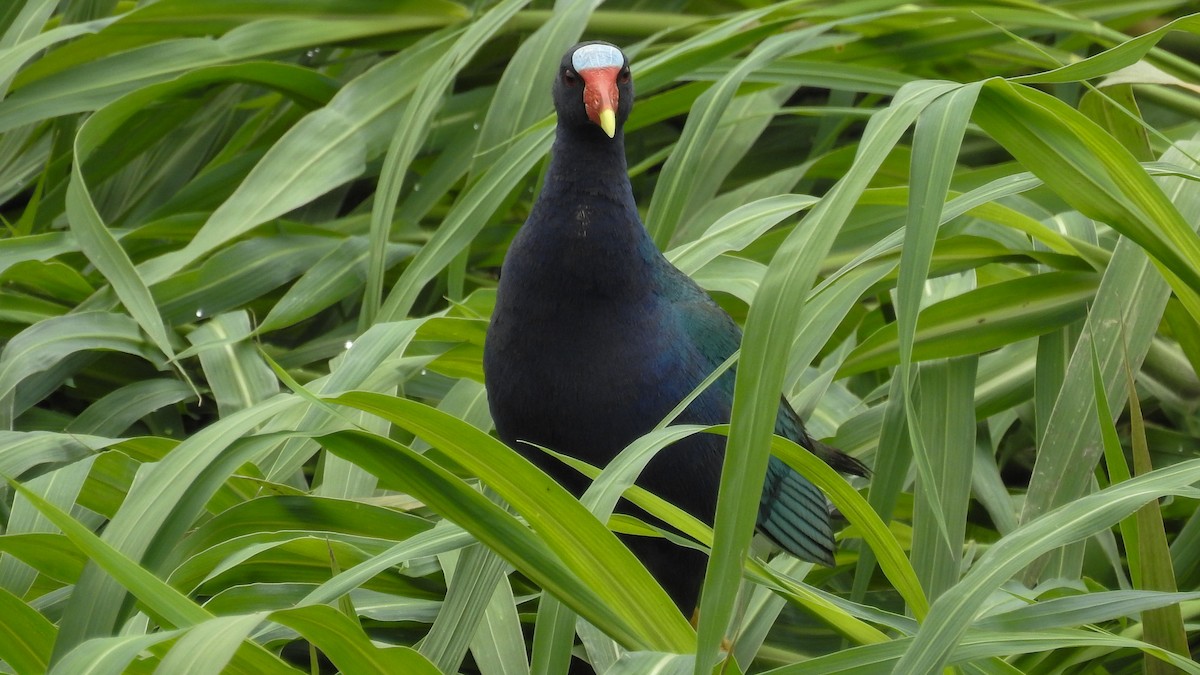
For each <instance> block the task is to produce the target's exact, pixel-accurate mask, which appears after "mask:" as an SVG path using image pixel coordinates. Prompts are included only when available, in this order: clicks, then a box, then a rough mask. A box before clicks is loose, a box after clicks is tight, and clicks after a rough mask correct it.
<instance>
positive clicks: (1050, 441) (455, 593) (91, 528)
mask: <svg viewBox="0 0 1200 675" xmlns="http://www.w3.org/2000/svg"><path fill="white" fill-rule="evenodd" d="M594 4H596V3H591V2H569V1H562V2H558V3H550V2H528V1H521V0H502V1H500V2H481V3H474V4H472V3H463V4H460V3H456V2H452V1H450V0H395V1H389V2H383V1H368V0H337V1H336V2H332V1H328V0H287V1H284V0H237V1H222V0H161V1H159V2H141V3H133V2H111V1H105V0H97V1H82V0H79V1H75V0H63V1H62V2H60V1H59V0H17V1H16V2H6V3H3V5H2V6H0V95H2V96H3V98H2V100H0V217H2V219H3V233H2V234H0V280H2V281H3V284H2V285H0V340H2V341H3V351H2V352H0V474H2V475H3V476H4V477H6V478H7V479H8V481H9V482H7V483H5V484H4V487H3V488H0V497H2V498H0V528H2V529H0V531H2V532H3V534H0V617H3V620H2V621H0V661H2V662H3V664H4V666H5V667H6V668H7V670H9V671H12V672H19V673H36V672H44V671H46V670H47V669H50V670H51V671H53V672H60V673H69V674H71V675H77V674H79V673H119V672H133V673H152V672H158V673H170V674H176V673H190V672H196V673H201V672H203V673H214V672H218V671H221V670H222V669H224V670H226V671H227V672H232V673H254V674H256V675H257V674H261V673H276V672H296V669H299V670H300V671H302V672H306V671H309V670H312V669H316V668H318V667H320V666H319V664H318V663H317V661H316V658H317V656H316V655H317V654H318V652H319V653H320V654H321V655H323V658H324V657H327V658H328V659H329V660H331V661H332V664H333V665H334V666H336V667H337V668H339V669H340V670H341V671H342V672H346V673H354V674H356V675H357V674H361V673H372V672H379V673H425V672H436V671H437V670H439V669H440V670H442V671H447V672H453V671H458V670H464V671H468V672H481V673H485V674H488V675H491V674H496V675H501V674H503V675H521V674H524V673H530V672H533V673H558V672H563V671H564V669H565V667H566V663H567V659H569V658H570V653H571V650H572V649H574V651H575V654H576V655H577V657H578V658H580V659H581V660H584V661H587V662H589V663H590V664H591V665H592V666H594V667H595V668H596V670H597V671H599V672H609V673H618V674H619V673H645V672H650V670H651V669H652V668H660V669H661V670H658V671H656V672H664V673H673V672H686V673H690V672H710V671H711V669H712V668H713V667H714V666H717V665H719V666H720V667H721V668H722V671H721V672H724V673H737V672H750V671H753V672H763V671H768V670H770V671H771V672H775V673H835V672H847V673H871V672H892V671H893V670H894V671H895V672H898V673H908V674H912V673H927V672H938V671H940V670H941V669H943V668H945V667H954V668H957V669H959V670H960V672H966V673H1018V672H1024V673H1132V672H1141V671H1142V670H1143V669H1145V670H1146V671H1147V672H1178V670H1176V669H1181V670H1183V671H1185V672H1192V673H1196V672H1200V667H1197V666H1196V664H1195V663H1192V662H1190V661H1189V660H1188V658H1187V654H1188V651H1189V642H1190V644H1191V645H1192V649H1195V648H1196V647H1195V645H1196V644H1197V641H1198V640H1200V630H1198V626H1200V623H1198V621H1200V620H1198V619H1197V615H1198V614H1200V516H1198V515H1197V509H1196V506H1197V503H1198V501H1197V500H1198V498H1200V494H1198V493H1197V491H1196V489H1195V486H1196V484H1197V482H1198V481H1200V438H1198V435H1200V420H1198V418H1197V414H1196V410H1197V401H1198V400H1200V379H1198V378H1197V374H1196V373H1197V364H1200V325H1198V321H1200V238H1197V236H1196V233H1195V229H1196V227H1197V223H1200V189H1197V179H1200V163H1198V161H1197V160H1198V158H1200V99H1198V98H1197V92H1198V91H1200V90H1198V87H1200V66H1197V65H1196V64H1197V61H1200V58H1198V55H1200V50H1198V44H1200V40H1198V39H1197V35H1198V34H1200V16H1195V15H1189V14H1190V13H1194V12H1197V11H1200V7H1197V6H1196V4H1195V3H1194V2H1193V3H1187V2H1172V1H1167V0H1147V1H1145V2H1113V1H1102V0H1062V1H1054V2H1043V3H1034V2H1003V1H1000V0H997V1H996V2H986V1H983V0H980V1H974V2H972V1H964V2H952V1H946V2H918V3H909V4H898V3H895V2H881V1H873V0H859V1H852V2H833V1H829V2H825V1H817V2H784V3H777V4H767V3H763V2H756V1H754V0H744V1H741V2H739V1H738V0H711V1H695V2H685V1H682V0H679V1H671V0H668V1H666V2H653V3H652V2H646V1H641V0H631V1H626V2H622V1H619V0H614V1H613V2H609V3H605V4H603V5H600V6H598V7H593V5H594ZM581 36H583V37H588V38H606V39H610V40H612V41H614V42H616V43H618V44H620V45H622V46H623V47H624V48H625V49H626V51H627V52H628V53H629V55H630V56H631V59H632V62H633V71H634V77H635V81H636V86H637V91H638V103H637V106H636V108H635V111H634V114H633V117H632V118H631V119H630V121H629V125H628V145H629V147H628V150H629V156H630V166H631V174H632V176H633V182H634V190H635V193H636V194H637V198H638V201H639V204H640V206H641V208H642V211H643V216H644V219H645V221H646V222H647V223H648V227H649V228H650V230H651V232H652V234H653V236H654V238H655V240H656V241H657V242H658V243H659V245H660V246H661V247H662V248H663V249H664V251H666V252H667V255H668V257H670V258H671V259H672V261H674V262H675V263H676V264H677V265H678V266H679V267H680V268H682V269H683V270H685V271H686V272H687V273H689V274H691V275H692V276H694V277H695V278H696V279H697V280H698V281H699V282H700V283H701V284H702V285H704V286H705V287H706V288H708V289H710V290H711V291H712V292H713V293H714V294H715V295H716V296H717V297H718V299H719V301H720V302H721V303H722V304H723V305H724V306H725V307H726V308H727V309H729V311H730V312H731V314H733V315H734V316H735V318H737V319H738V320H739V321H740V322H742V323H743V324H744V325H745V328H746V337H745V341H744V344H743V349H742V352H741V355H740V362H739V365H738V376H739V377H738V383H737V398H736V405H735V418H734V420H733V423H732V426H731V428H724V429H711V430H698V429H691V428H678V427H667V428H664V429H660V430H657V431H655V432H653V433H651V434H650V435H648V436H646V437H645V438H643V439H642V440H640V441H638V442H637V443H635V444H633V445H632V446H630V448H628V449H627V451H626V453H625V454H623V455H622V457H621V458H620V459H619V460H618V461H617V462H614V464H613V465H612V466H610V467H608V469H607V470H605V471H604V472H603V473H601V474H599V477H598V478H597V480H596V481H595V483H594V487H593V489H592V490H591V491H590V492H589V493H588V494H587V495H586V496H585V497H584V498H583V499H582V500H576V499H574V498H572V497H570V496H569V495H568V494H566V493H565V492H563V491H562V490H561V489H559V488H558V487H557V486H556V485H554V484H553V483H551V482H549V481H548V479H547V478H545V477H544V476H543V475H541V474H539V473H537V472H536V471H535V470H533V469H532V467H531V466H530V465H528V464H527V463H526V462H525V461H524V460H522V459H521V458H519V457H518V456H516V455H515V454H513V453H512V452H511V451H509V450H508V449H507V448H505V447H504V446H503V445H502V444H501V443H499V442H498V441H496V440H494V439H493V438H491V437H489V436H488V434H487V431H488V429H489V428H490V422H489V419H488V415H487V405H486V401H485V398H484V391H483V385H482V382H481V368H480V356H481V353H482V352H481V347H482V344H483V339H484V335H485V329H486V326H487V319H488V316H489V313H490V311H491V306H492V302H493V298H494V290H493V289H494V286H495V274H496V271H497V268H498V266H499V264H500V261H501V260H502V258H503V255H504V251H505V247H506V244H507V242H508V240H509V239H510V238H511V237H512V235H513V233H514V231H515V230H516V229H517V228H518V227H519V226H520V224H521V222H522V221H523V220H524V217H525V215H526V213H527V212H528V209H529V206H530V203H531V201H532V199H533V197H534V195H535V193H536V191H537V187H538V180H539V175H540V172H541V171H542V170H543V168H544V166H545V157H546V153H547V150H548V148H549V144H550V141H551V138H552V132H553V120H552V118H551V116H550V113H551V104H550V97H549V83H550V79H551V78H552V77H553V75H554V68H555V66H556V64H557V62H558V60H559V57H560V55H561V54H562V53H563V51H564V50H565V49H566V48H567V47H568V46H570V45H571V44H573V43H574V42H575V41H577V40H578V39H580V38H581ZM780 391H783V393H784V394H785V395H786V396H787V397H788V398H789V400H790V401H791V402H792V403H793V405H794V406H795V407H796V408H797V409H798V410H800V411H801V412H802V413H803V414H804V416H805V417H806V418H807V419H808V421H809V422H808V424H809V428H810V431H811V432H812V433H813V435H814V436H816V437H819V438H823V439H825V440H827V441H828V442H830V443H832V444H834V445H837V446H838V447H841V448H842V449H844V450H846V451H848V452H850V453H852V454H854V455H855V456H857V457H859V458H861V459H863V460H864V461H866V462H867V463H868V464H870V465H872V466H873V467H874V470H875V473H874V476H873V478H872V479H871V480H870V481H869V483H868V482H866V481H857V480H856V481H855V482H854V483H853V484H851V483H847V482H846V481H845V480H844V479H843V478H841V477H839V476H837V475H835V474H833V473H832V471H830V470H828V469H826V468H824V467H823V465H820V463H819V462H817V461H816V460H815V459H814V458H812V457H811V456H810V455H808V454H807V453H806V452H804V451H803V450H801V449H799V448H797V447H796V446H794V445H791V444H789V443H787V442H785V441H782V440H780V439H775V440H774V441H773V442H771V439H770V430H771V426H772V423H773V416H774V413H775V405H774V404H773V403H772V401H777V400H778V399H777V397H778V394H779V392H780ZM631 395H636V392H631ZM688 433H729V434H730V437H731V439H732V441H731V442H732V444H733V447H735V448H736V451H735V452H732V453H730V457H731V461H730V465H729V466H728V467H727V470H726V472H725V475H724V483H723V492H722V501H721V507H720V512H719V514H718V521H717V525H716V527H715V528H714V529H713V530H709V529H708V528H707V527H706V526H704V525H702V524H699V523H695V522H689V521H688V520H687V518H686V517H685V516H683V515H681V514H679V513H678V512H675V511H673V510H672V509H671V508H670V507H669V506H667V505H664V504H661V503H657V502H656V501H655V500H654V497H653V496H652V495H648V494H644V493H641V492H639V491H637V490H636V489H635V490H630V491H628V492H626V490H627V488H628V487H629V486H630V485H631V484H632V480H633V478H634V476H635V475H636V473H637V470H638V468H639V467H640V466H641V465H642V464H643V463H644V462H645V461H646V460H647V458H648V457H649V456H650V454H651V453H652V452H653V451H654V450H655V449H656V448H658V447H661V446H662V445H663V444H664V443H667V442H669V441H670V440H671V439H673V438H678V437H680V435H681V434H688ZM771 451H774V452H776V453H778V454H779V455H780V456H782V457H784V458H785V459H786V460H787V461H789V462H791V463H793V464H794V465H796V466H798V467H801V468H803V469H804V470H805V471H806V472H807V473H808V474H809V475H811V476H812V477H813V479H814V481H815V482H817V483H818V484H819V485H820V486H821V487H823V488H824V489H825V490H826V492H827V493H828V494H829V495H830V497H831V499H832V500H833V501H834V503H835V504H837V506H838V507H839V509H840V511H841V512H842V513H843V514H844V516H845V519H846V523H845V526H844V528H843V531H842V533H841V536H840V538H841V540H842V544H841V550H840V552H839V554H838V565H837V567H836V569H825V568H819V567H813V566H812V565H808V564H802V563H799V562H798V561H796V560H794V559H791V558H789V557H787V556H780V557H774V558H769V557H768V556H767V553H768V551H767V550H766V548H765V547H763V546H762V545H761V542H759V543H757V544H756V547H755V548H754V549H753V551H754V555H753V556H751V557H750V558H749V559H746V558H744V556H743V553H744V552H745V550H746V546H747V543H748V542H749V541H750V527H751V523H752V522H753V517H754V512H755V509H756V505H757V490H758V486H760V485H761V480H762V470H763V467H764V466H765V462H766V457H767V453H768V452H771ZM581 470H584V471H589V472H590V473H592V474H593V475H596V474H597V472H596V471H595V470H594V469H592V468H589V467H581ZM623 492H625V494H626V496H628V497H630V498H632V499H634V500H636V501H638V502H639V503H642V504H645V505H646V507H647V508H648V509H650V510H651V511H652V512H654V513H657V514H660V515H661V516H662V517H663V518H664V519H666V520H667V521H668V522H671V523H673V524H675V525H677V526H678V527H679V529H681V530H683V531H685V532H688V533H689V534H691V535H692V536H694V537H695V538H696V540H697V541H699V542H701V543H702V544H703V545H705V546H711V547H712V552H713V558H712V560H713V562H712V566H711V567H710V574H709V577H708V580H707V582H706V587H705V598H704V604H703V608H702V612H701V617H702V618H701V623H700V627H699V631H698V632H697V631H693V630H692V629H691V627H689V625H688V624H687V622H686V621H685V619H684V617H682V616H681V615H680V614H679V612H678V611H677V610H675V608H674V607H673V605H671V603H670V602H669V601H668V600H667V597H666V595H665V594H664V593H663V592H662V590H661V589H660V588H659V587H658V586H657V585H656V584H655V583H654V581H653V580H652V579H651V578H650V577H649V575H648V574H647V573H646V572H645V570H644V569H643V568H641V567H640V565H638V564H637V562H636V561H635V560H634V559H633V558H632V556H631V555H630V554H629V553H628V551H627V550H625V549H624V548H623V547H622V546H621V545H620V544H619V543H618V540H617V539H616V537H615V536H613V534H612V530H617V531H621V532H630V531H633V532H646V531H647V528H646V526H645V525H644V524H641V523H639V522H636V521H632V520H630V519H629V518H627V517H621V516H616V517H610V515H611V512H612V508H613V505H614V503H615V501H616V499H617V497H618V495H620V494H622V493H623ZM648 534H650V535H654V534H655V533H654V532H649V533H648ZM481 543H482V544H483V545H479V544H481ZM542 589H545V590H544V591H543V590H542ZM723 636H727V637H729V638H730V639H731V642H732V655H733V657H734V658H733V659H723V657H721V656H719V654H718V649H719V647H720V644H721V640H722V637H723ZM309 644H311V645H315V647H309V646H308V645H309ZM281 651H282V653H283V656H282V657H281V655H280V654H281ZM1172 664H1173V665H1172ZM324 667H326V668H328V667H330V666H329V664H328V663H325V664H324Z"/></svg>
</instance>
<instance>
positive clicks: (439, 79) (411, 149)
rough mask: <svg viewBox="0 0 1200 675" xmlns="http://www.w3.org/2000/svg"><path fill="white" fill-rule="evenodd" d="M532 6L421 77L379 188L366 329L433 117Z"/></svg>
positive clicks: (477, 27)
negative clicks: (483, 53)
mask: <svg viewBox="0 0 1200 675" xmlns="http://www.w3.org/2000/svg"><path fill="white" fill-rule="evenodd" d="M528 2H529V0H505V1H504V2H501V3H500V4H498V5H496V6H495V7H493V8H491V9H490V10H488V12H487V13H486V14H484V15H483V16H481V17H480V18H479V19H478V20H476V21H474V22H472V23H471V24H470V25H469V26H468V27H467V29H466V30H465V31H463V33H462V36H461V37H459V39H457V40H455V41H454V44H453V45H451V46H450V48H449V49H448V50H447V51H446V53H445V55H444V56H442V58H440V59H438V62H437V63H436V64H434V66H433V68H431V69H430V70H429V71H428V72H426V73H425V75H424V76H423V77H422V78H421V82H420V84H418V85H417V90H416V91H415V92H413V97H412V99H411V100H410V101H409V102H408V107H407V108H405V109H404V117H403V118H402V119H401V120H400V124H399V125H398V126H397V128H396V134H395V135H394V136H393V137H392V143H391V146H390V147H389V148H388V152H387V156H386V157H385V158H384V160H383V169H382V171H381V172H380V174H379V188H378V190H377V191H376V194H375V202H374V204H373V206H372V208H371V233H370V238H371V256H370V259H369V261H368V264H367V289H366V295H365V296H364V298H363V307H362V313H361V314H360V315H359V329H360V330H362V329H365V328H366V327H368V326H370V325H371V324H372V323H373V322H374V321H375V318H376V316H377V315H378V314H379V310H380V307H381V305H382V304H383V273H384V263H385V255H386V251H387V242H388V235H389V233H390V232H391V229H392V219H393V218H394V217H395V214H396V200H397V199H398V198H399V196H400V188H401V187H403V185H404V175H405V173H406V172H407V171H408V167H409V166H410V165H411V164H412V160H413V159H414V158H415V157H416V156H417V151H418V150H420V148H421V145H422V144H423V143H424V142H425V140H426V136H427V135H428V132H429V128H430V126H431V125H432V124H433V116H434V115H435V114H437V111H438V110H440V109H441V107H442V103H443V102H444V101H445V99H446V92H447V91H448V90H449V89H450V85H451V84H453V82H454V79H455V77H457V76H458V73H459V71H460V70H462V69H463V68H464V67H465V66H466V65H467V63H468V62H469V61H470V60H471V58H472V57H473V56H474V55H475V53H476V52H478V51H479V50H480V49H481V48H482V47H483V46H484V45H485V44H487V42H488V40H489V39H491V37H492V35H493V34H495V33H496V32H497V31H499V30H500V29H501V28H503V27H504V25H505V24H507V23H508V21H509V19H511V18H512V17H513V15H515V14H516V13H517V11H518V10H520V9H521V8H522V7H524V6H525V5H526V4H527V3H528Z"/></svg>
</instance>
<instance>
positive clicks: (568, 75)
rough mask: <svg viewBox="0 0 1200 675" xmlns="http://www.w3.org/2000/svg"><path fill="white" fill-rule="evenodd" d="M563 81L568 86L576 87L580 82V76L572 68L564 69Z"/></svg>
mask: <svg viewBox="0 0 1200 675" xmlns="http://www.w3.org/2000/svg"><path fill="white" fill-rule="evenodd" d="M562 81H563V84H565V85H567V86H568V87H574V86H575V85H577V84H579V76H577V75H576V74H575V73H573V72H571V71H570V70H564V71H563V74H562Z"/></svg>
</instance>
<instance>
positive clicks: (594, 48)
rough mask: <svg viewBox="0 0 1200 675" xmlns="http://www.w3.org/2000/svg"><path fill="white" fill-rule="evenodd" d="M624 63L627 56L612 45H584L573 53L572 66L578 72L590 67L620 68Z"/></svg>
mask: <svg viewBox="0 0 1200 675" xmlns="http://www.w3.org/2000/svg"><path fill="white" fill-rule="evenodd" d="M623 65H625V57H624V56H623V55H622V54H621V50H619V49H617V48H616V47H614V46H612V45H601V44H596V45H584V46H582V47H580V48H579V49H576V50H575V53H574V54H572V55H571V66H573V67H574V68H575V72H577V73H580V72H583V71H584V70H587V69H588V68H620V67H621V66H623Z"/></svg>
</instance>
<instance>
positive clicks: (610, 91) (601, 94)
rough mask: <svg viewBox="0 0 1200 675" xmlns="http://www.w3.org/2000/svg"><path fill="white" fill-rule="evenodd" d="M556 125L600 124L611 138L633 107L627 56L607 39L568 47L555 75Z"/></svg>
mask: <svg viewBox="0 0 1200 675" xmlns="http://www.w3.org/2000/svg"><path fill="white" fill-rule="evenodd" d="M554 107H555V108H556V109H557V110H558V124H559V126H563V125H569V126H576V127H586V126H589V125H594V126H596V127H599V128H600V129H602V130H603V131H604V133H605V134H607V135H608V137H609V138H613V137H614V136H616V134H617V129H618V128H619V127H620V126H621V125H623V124H624V123H625V120H626V118H628V117H629V111H630V109H631V108H633V79H632V78H631V77H630V76H629V59H626V58H625V54H624V53H623V52H622V51H621V50H620V49H618V48H617V47H616V46H614V45H610V44H609V43H607V42H581V43H579V44H577V45H575V46H574V47H571V48H570V49H568V50H567V53H566V54H564V55H563V59H562V63H561V64H560V65H559V69H558V76H557V77H556V78H554Z"/></svg>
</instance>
